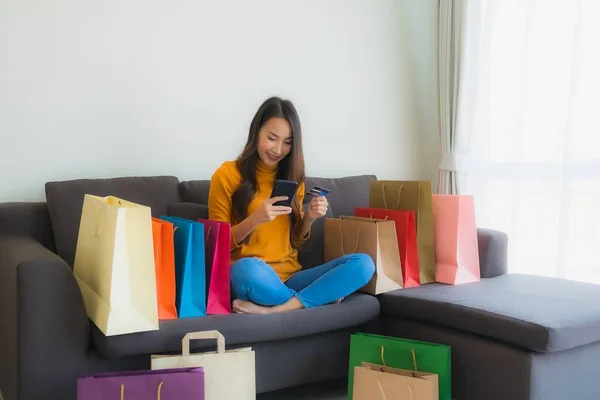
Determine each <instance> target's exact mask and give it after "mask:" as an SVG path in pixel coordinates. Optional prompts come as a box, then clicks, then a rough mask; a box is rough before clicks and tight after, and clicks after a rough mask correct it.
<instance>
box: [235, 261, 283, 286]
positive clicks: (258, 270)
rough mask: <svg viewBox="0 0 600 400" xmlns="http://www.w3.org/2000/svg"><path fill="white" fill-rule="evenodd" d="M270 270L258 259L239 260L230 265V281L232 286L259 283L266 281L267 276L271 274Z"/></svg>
mask: <svg viewBox="0 0 600 400" xmlns="http://www.w3.org/2000/svg"><path fill="white" fill-rule="evenodd" d="M270 268H271V267H269V266H268V265H266V264H265V263H264V262H263V261H262V260H260V259H258V258H254V257H246V258H241V259H239V260H237V261H236V262H234V263H233V264H232V265H231V281H232V283H234V284H244V283H248V282H261V281H264V280H266V279H268V278H269V274H272V273H273V271H270Z"/></svg>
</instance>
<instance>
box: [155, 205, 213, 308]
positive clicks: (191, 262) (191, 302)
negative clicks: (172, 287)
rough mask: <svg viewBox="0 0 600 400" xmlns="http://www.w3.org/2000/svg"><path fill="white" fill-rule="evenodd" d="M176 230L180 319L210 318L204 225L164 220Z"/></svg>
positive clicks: (177, 296) (173, 219)
mask: <svg viewBox="0 0 600 400" xmlns="http://www.w3.org/2000/svg"><path fill="white" fill-rule="evenodd" d="M160 218H161V219H162V220H165V221H169V222H171V223H172V224H173V227H174V231H175V232H174V235H175V238H174V242H175V281H176V286H177V291H176V301H175V302H176V306H177V312H178V315H179V318H189V317H202V316H205V315H206V258H205V253H204V252H205V248H204V224H202V223H200V222H196V221H192V220H189V219H185V218H179V217H165V216H162V217H160Z"/></svg>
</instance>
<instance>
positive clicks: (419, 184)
mask: <svg viewBox="0 0 600 400" xmlns="http://www.w3.org/2000/svg"><path fill="white" fill-rule="evenodd" d="M432 202H433V200H432V192H431V182H425V181H373V182H371V186H370V192H369V207H372V208H385V209H388V210H409V211H414V212H415V219H416V222H417V246H418V248H419V272H420V276H421V284H425V283H432V282H435V236H434V220H433V204H432Z"/></svg>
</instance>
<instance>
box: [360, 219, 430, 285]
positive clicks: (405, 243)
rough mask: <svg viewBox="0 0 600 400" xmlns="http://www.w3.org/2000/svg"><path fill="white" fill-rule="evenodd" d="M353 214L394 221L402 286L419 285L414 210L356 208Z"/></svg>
mask: <svg viewBox="0 0 600 400" xmlns="http://www.w3.org/2000/svg"><path fill="white" fill-rule="evenodd" d="M354 215H355V216H357V217H363V218H375V219H387V220H391V221H394V223H395V225H396V236H397V237H398V250H399V251H400V262H401V264H402V276H403V278H404V287H405V288H408V287H415V286H419V285H420V281H421V278H420V272H419V249H418V247H417V227H416V223H415V212H414V211H403V210H388V209H385V208H357V209H355V210H354Z"/></svg>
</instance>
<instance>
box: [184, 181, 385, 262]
mask: <svg viewBox="0 0 600 400" xmlns="http://www.w3.org/2000/svg"><path fill="white" fill-rule="evenodd" d="M375 179H377V178H376V176H375V175H359V176H349V177H344V178H314V177H307V178H306V191H308V190H310V189H311V188H312V187H313V186H315V185H318V186H322V187H324V188H327V189H329V190H331V193H330V194H329V195H328V196H327V199H328V201H329V210H328V211H327V215H325V218H333V217H334V216H336V217H337V216H340V215H354V209H355V208H357V207H367V206H368V205H369V186H370V184H371V182H372V181H374V180H375ZM209 189H210V181H208V180H197V181H185V182H181V197H182V200H183V201H185V202H190V203H197V204H208V191H209ZM311 199H312V198H311V197H310V196H306V197H305V198H304V209H305V210H306V207H307V205H308V204H307V203H309V202H310V200H311ZM325 218H320V219H319V220H317V221H315V223H314V224H313V226H312V229H311V234H310V237H309V238H308V240H307V241H306V243H304V245H303V246H302V248H301V249H300V250H299V251H298V260H299V261H300V264H301V265H302V267H303V268H312V267H315V266H318V265H321V264H323V263H324V258H325V254H324V242H325Z"/></svg>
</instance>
